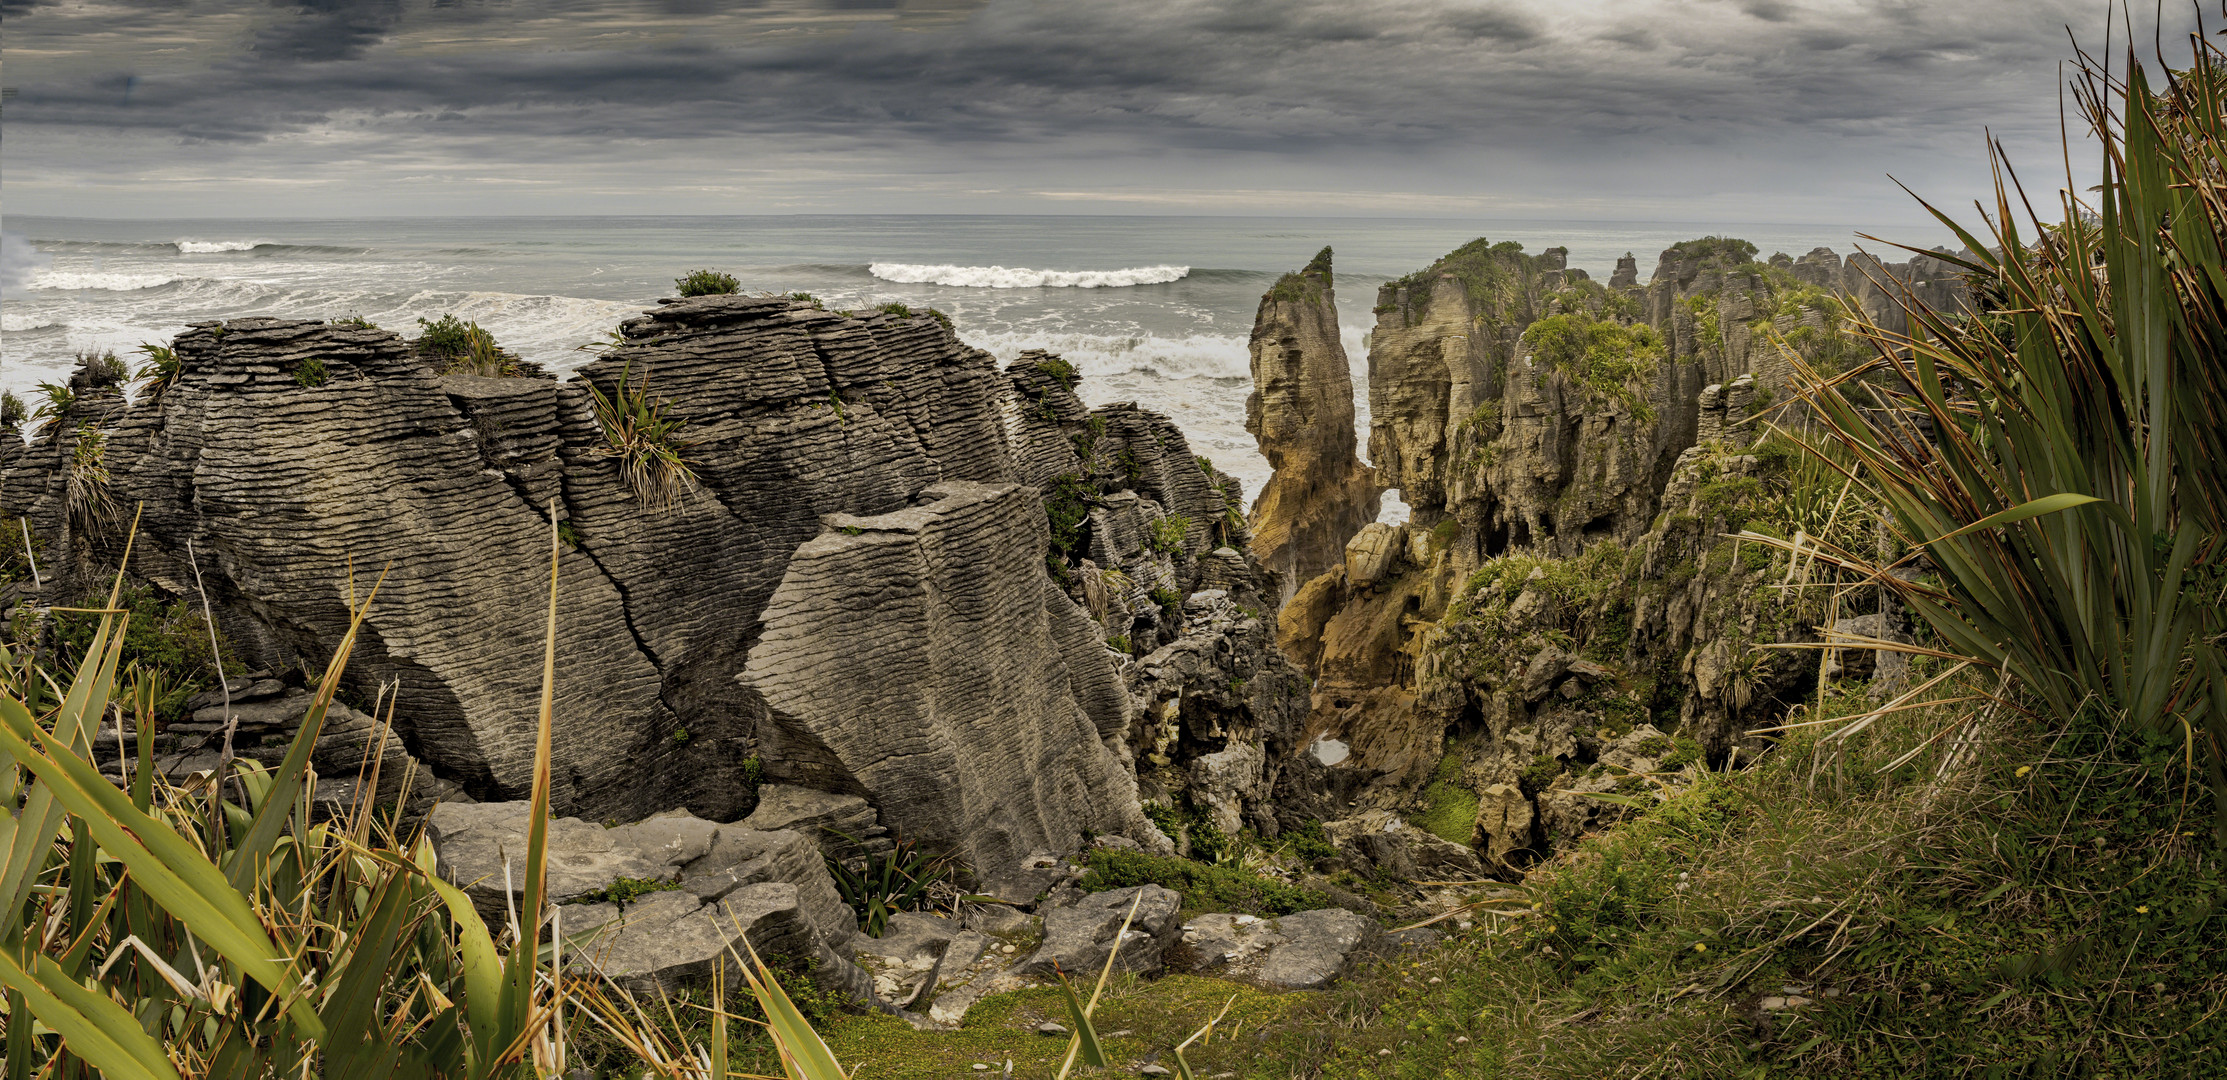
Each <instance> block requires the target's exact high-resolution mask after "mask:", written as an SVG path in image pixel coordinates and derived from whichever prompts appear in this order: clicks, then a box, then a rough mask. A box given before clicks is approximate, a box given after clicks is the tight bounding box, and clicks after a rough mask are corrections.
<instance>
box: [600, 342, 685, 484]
mask: <svg viewBox="0 0 2227 1080" xmlns="http://www.w3.org/2000/svg"><path fill="white" fill-rule="evenodd" d="M649 383H650V376H649V372H648V371H647V370H644V371H643V372H642V377H641V379H640V380H639V381H636V380H635V379H634V369H633V366H632V365H628V366H626V367H623V368H621V369H620V370H619V378H618V382H617V384H616V385H615V386H613V387H612V388H611V391H610V393H605V392H604V391H603V388H602V387H599V386H597V385H596V384H595V383H594V382H593V381H590V382H589V383H588V394H589V396H590V397H591V399H592V401H593V404H594V406H595V422H596V425H597V426H598V427H600V428H602V429H603V438H604V445H603V446H599V447H597V448H596V451H595V452H596V453H597V454H599V455H601V456H603V457H613V458H617V459H618V461H619V476H620V477H621V478H622V479H624V480H625V481H626V483H627V486H628V487H629V488H632V489H633V491H634V497H635V498H636V499H638V500H640V501H641V502H642V503H643V504H645V505H648V506H651V507H654V508H656V509H659V510H670V509H672V508H673V507H674V506H677V505H678V504H679V503H680V502H681V500H682V499H683V498H685V497H686V496H688V495H690V494H692V493H694V492H695V490H696V471H695V469H694V468H693V467H692V466H691V465H690V463H689V461H688V459H687V458H686V457H685V456H683V454H682V452H683V451H685V450H687V449H688V443H687V441H686V440H684V439H682V438H681V435H680V432H681V429H682V428H684V427H687V426H688V421H686V420H683V419H680V418H678V417H675V416H671V415H668V414H667V412H666V410H667V409H668V408H669V407H670V406H671V404H672V403H671V402H669V401H666V400H664V399H661V398H652V397H651V396H650V387H649Z"/></svg>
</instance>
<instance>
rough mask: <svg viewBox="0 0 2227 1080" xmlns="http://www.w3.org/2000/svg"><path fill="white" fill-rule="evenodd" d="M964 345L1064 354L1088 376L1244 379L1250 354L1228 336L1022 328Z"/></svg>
mask: <svg viewBox="0 0 2227 1080" xmlns="http://www.w3.org/2000/svg"><path fill="white" fill-rule="evenodd" d="M960 336H961V337H962V338H964V339H965V340H966V343H967V344H969V345H972V346H974V347H976V348H979V349H984V350H987V351H988V352H989V353H990V355H992V356H995V357H997V358H998V359H999V360H1003V361H1008V362H1010V361H1011V360H1012V359H1013V358H1014V357H1016V356H1019V355H1020V354H1021V353H1022V352H1024V351H1026V350H1029V349H1043V350H1044V351H1046V352H1052V353H1057V354H1059V355H1060V356H1062V357H1065V358H1066V360H1067V362H1068V363H1070V364H1073V365H1075V367H1076V369H1077V370H1079V371H1081V372H1082V373H1083V375H1084V376H1085V377H1086V378H1088V377H1094V376H1099V377H1102V376H1109V375H1120V374H1124V373H1127V372H1132V371H1135V372H1145V373H1149V374H1153V375H1157V376H1159V377H1161V378H1164V379H1249V378H1251V377H1252V356H1251V353H1250V352H1249V351H1248V350H1247V346H1246V339H1244V338H1241V337H1237V336H1235V335H1230V334H1191V335H1188V336H1185V337H1160V336H1158V335H1154V334H1133V335H1112V334H1060V333H1043V332H1034V333H1030V332H1022V333H1009V334H973V333H967V332H965V331H964V330H962V331H961V333H960Z"/></svg>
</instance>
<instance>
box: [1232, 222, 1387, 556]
mask: <svg viewBox="0 0 2227 1080" xmlns="http://www.w3.org/2000/svg"><path fill="white" fill-rule="evenodd" d="M1331 285H1332V276H1331V272H1330V249H1329V248H1323V249H1322V251H1321V253H1320V254H1317V255H1316V256H1315V257H1314V261H1312V262H1310V263H1308V264H1307V265H1306V267H1305V268H1304V269H1302V270H1300V271H1299V272H1298V273H1295V274H1285V275H1284V276H1283V279H1282V280H1280V281H1278V282H1276V285H1275V287H1274V288H1271V289H1269V290H1268V292H1267V293H1266V294H1265V295H1263V296H1262V297H1261V298H1260V312H1259V314H1257V315H1255V316H1254V318H1253V338H1252V362H1253V393H1252V396H1251V397H1249V398H1247V399H1246V401H1245V430H1247V431H1249V432H1251V433H1252V434H1253V437H1254V438H1255V439H1257V440H1259V442H1260V452H1261V455H1262V456H1263V457H1266V458H1267V459H1268V464H1269V465H1270V466H1272V467H1274V469H1275V470H1276V471H1275V474H1274V475H1273V476H1271V477H1269V480H1268V484H1267V486H1265V487H1263V488H1262V489H1261V493H1260V499H1259V500H1258V501H1256V502H1255V503H1254V504H1253V510H1252V515H1251V524H1252V527H1253V552H1254V554H1256V555H1258V556H1259V557H1260V561H1261V564H1262V565H1264V566H1266V567H1268V568H1269V569H1271V570H1274V571H1276V572H1277V573H1278V574H1280V575H1282V577H1283V583H1282V584H1283V589H1282V595H1281V596H1279V597H1278V599H1279V600H1288V599H1290V598H1291V594H1292V593H1294V592H1297V591H1298V589H1299V586H1300V585H1301V584H1302V583H1304V582H1306V581H1307V580H1308V579H1309V578H1312V577H1314V576H1315V575H1317V574H1320V573H1322V572H1323V571H1324V570H1327V569H1329V568H1330V567H1331V566H1334V565H1336V564H1337V562H1338V560H1339V559H1340V558H1341V557H1343V554H1344V551H1345V542H1346V540H1347V539H1348V538H1350V537H1351V536H1352V535H1353V534H1354V533H1356V532H1359V531H1360V530H1361V527H1362V526H1363V525H1366V524H1368V523H1369V522H1372V521H1375V520H1376V515H1377V501H1378V489H1377V487H1376V482H1375V476H1374V473H1373V472H1372V471H1371V470H1370V469H1369V467H1368V466H1366V465H1363V464H1361V460H1360V458H1359V457H1357V456H1355V453H1354V450H1355V447H1356V445H1357V442H1358V440H1357V438H1356V436H1355V435H1354V430H1353V374H1352V369H1351V368H1350V367H1349V366H1348V364H1347V361H1346V354H1345V346H1344V345H1343V344H1342V343H1341V342H1340V341H1339V339H1338V305H1337V300H1336V296H1335V294H1334V293H1333V291H1332V288H1331Z"/></svg>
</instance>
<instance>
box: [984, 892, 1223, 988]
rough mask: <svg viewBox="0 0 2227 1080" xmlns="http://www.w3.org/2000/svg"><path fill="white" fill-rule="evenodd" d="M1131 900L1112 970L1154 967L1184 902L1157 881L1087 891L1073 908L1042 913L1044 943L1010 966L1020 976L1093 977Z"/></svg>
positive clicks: (1148, 971) (1171, 939) (1171, 935)
mask: <svg viewBox="0 0 2227 1080" xmlns="http://www.w3.org/2000/svg"><path fill="white" fill-rule="evenodd" d="M1140 897H1141V899H1140ZM1132 904H1134V905H1135V906H1136V914H1135V917H1134V919H1133V920H1131V921H1130V922H1129V931H1128V933H1127V934H1126V935H1124V936H1123V937H1122V938H1121V947H1120V950H1119V952H1118V954H1116V956H1115V959H1114V969H1115V970H1117V971H1127V972H1133V973H1135V974H1139V975H1150V974H1153V973H1155V972H1157V971H1159V970H1160V969H1161V966H1162V960H1163V955H1164V954H1165V953H1166V952H1167V948H1168V946H1169V945H1170V944H1173V943H1174V941H1175V940H1176V938H1177V936H1178V935H1179V934H1180V933H1181V930H1182V927H1181V926H1180V925H1179V924H1178V923H1177V922H1176V913H1177V912H1178V911H1179V910H1181V908H1182V907H1183V898H1182V897H1181V896H1179V895H1177V894H1176V893H1175V892H1173V891H1172V890H1169V889H1163V888H1161V887H1160V886H1158V885H1136V886H1132V887H1130V888H1126V889H1113V890H1109V891H1107V892H1100V893H1090V894H1087V895H1085V896H1084V897H1083V898H1082V899H1081V901H1080V902H1078V903H1076V904H1075V905H1074V906H1072V907H1063V908H1054V909H1052V910H1051V911H1047V912H1045V913H1044V943H1043V944H1042V945H1040V946H1038V947H1037V949H1036V952H1035V953H1034V954H1033V955H1031V956H1030V957H1029V958H1028V960H1027V961H1025V962H1024V963H1022V964H1021V965H1020V967H1018V968H1016V969H1015V970H1016V971H1017V972H1018V973H1020V974H1023V975H1051V974H1054V973H1055V972H1065V973H1066V974H1067V976H1068V977H1069V978H1071V979H1072V978H1077V977H1084V976H1087V977H1090V978H1096V977H1097V973H1098V972H1099V971H1100V970H1102V969H1103V968H1104V967H1105V965H1106V956H1107V954H1108V953H1109V952H1112V951H1113V948H1114V937H1115V934H1116V933H1118V932H1119V931H1120V930H1121V927H1122V921H1123V919H1125V918H1128V917H1129V916H1130V907H1131V905H1132Z"/></svg>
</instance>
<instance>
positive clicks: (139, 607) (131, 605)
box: [48, 581, 241, 721]
mask: <svg viewBox="0 0 2227 1080" xmlns="http://www.w3.org/2000/svg"><path fill="white" fill-rule="evenodd" d="M116 603H117V606H118V607H120V608H122V609H124V610H126V611H129V612H131V620H130V623H129V625H127V626H126V627H125V630H124V651H123V658H122V662H123V663H124V664H137V665H138V666H139V667H141V668H143V669H151V670H157V671H161V672H162V673H163V674H164V675H165V676H166V678H165V681H166V683H167V684H168V685H169V686H170V687H171V688H172V689H171V691H170V692H169V693H167V694H166V695H165V696H164V700H163V701H162V702H161V703H160V707H159V708H158V709H157V711H156V715H157V716H158V717H159V718H161V719H162V720H164V721H171V720H177V719H181V718H183V717H184V715H185V710H184V705H185V702H186V699H187V698H190V697H192V696H193V695H194V694H197V693H200V692H201V691H203V690H206V689H209V688H210V687H213V686H215V685H216V684H217V680H218V679H219V678H220V677H221V676H222V671H220V665H219V664H218V662H217V655H216V653H214V652H213V651H212V650H211V646H210V642H209V628H208V623H207V622H206V621H205V620H204V618H203V616H202V613H201V608H200V607H199V605H196V604H194V603H192V602H190V601H188V600H186V599H184V598H182V597H180V598H176V599H169V598H165V597H164V596H163V595H162V594H161V593H159V592H158V591H156V590H155V589H154V588H153V587H152V586H148V585H143V584H140V583H138V582H129V581H127V582H126V583H125V584H124V587H123V589H122V591H121V592H119V593H118V594H117V601H116ZM107 604H108V597H107V596H106V595H105V594H100V593H88V594H86V595H85V596H82V597H80V598H78V601H77V603H76V604H74V605H72V606H74V607H80V608H85V609H88V611H92V610H98V609H100V608H103V607H106V606H107ZM100 620H101V617H100V616H99V615H94V614H88V613H87V612H85V611H57V612H55V613H54V622H53V624H52V626H51V628H50V630H49V631H48V632H49V633H50V634H51V637H50V639H49V643H48V644H49V648H51V649H52V650H53V655H54V658H55V660H56V661H57V667H58V668H60V669H61V670H65V671H68V670H75V669H76V667H77V666H78V664H79V663H80V662H81V661H82V660H83V659H84V656H85V651H86V650H87V649H88V648H90V647H91V646H92V643H93V637H94V634H95V632H96V631H98V630H99V628H100ZM217 644H218V646H219V647H221V648H223V649H224V650H225V656H226V657H227V658H228V659H227V660H226V661H225V663H224V664H223V665H221V667H222V669H223V670H229V671H232V672H235V673H236V672H238V671H240V670H241V668H240V665H239V662H238V660H237V659H230V658H232V657H236V656H237V653H236V652H235V651H234V650H233V648H232V645H231V641H230V640H229V639H228V638H226V637H224V636H223V634H222V632H221V631H220V632H219V634H218V637H217Z"/></svg>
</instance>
